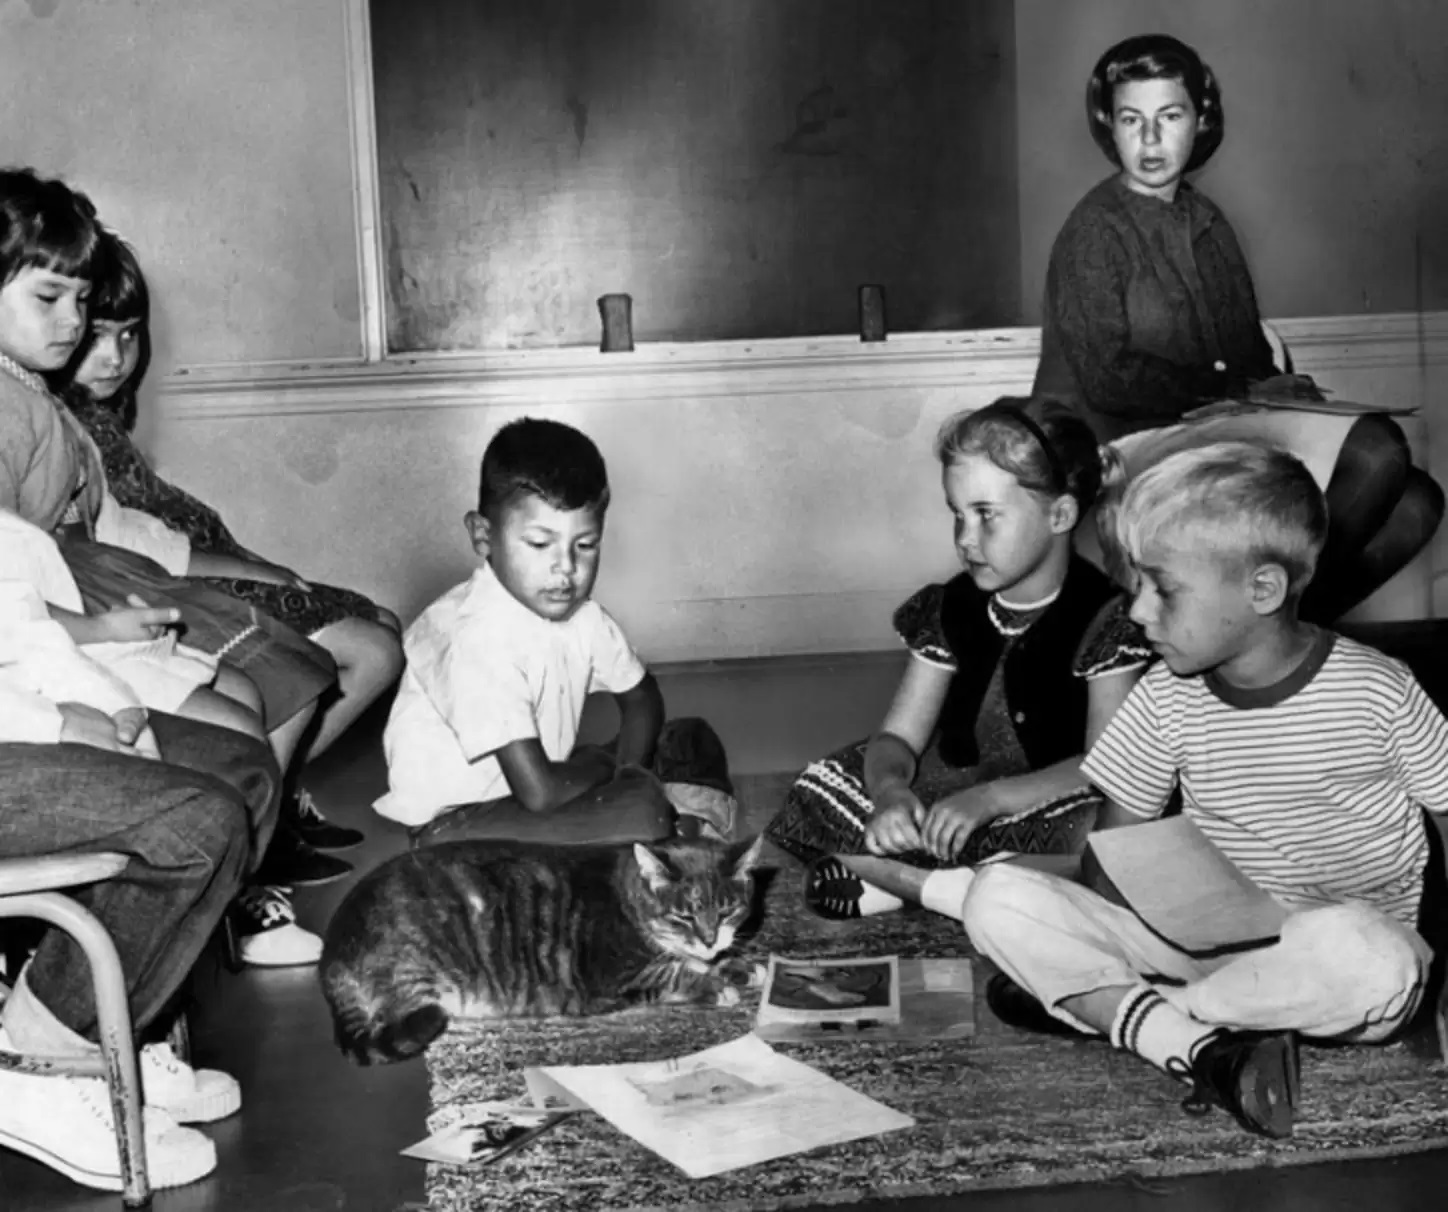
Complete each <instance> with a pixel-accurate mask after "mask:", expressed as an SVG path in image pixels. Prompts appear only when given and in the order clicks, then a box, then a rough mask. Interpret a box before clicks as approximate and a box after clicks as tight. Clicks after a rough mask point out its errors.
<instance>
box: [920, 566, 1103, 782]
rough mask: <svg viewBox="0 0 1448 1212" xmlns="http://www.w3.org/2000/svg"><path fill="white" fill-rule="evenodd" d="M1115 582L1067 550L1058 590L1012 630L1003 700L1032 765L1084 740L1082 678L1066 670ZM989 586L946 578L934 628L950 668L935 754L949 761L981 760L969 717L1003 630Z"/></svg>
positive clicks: (1067, 753)
mask: <svg viewBox="0 0 1448 1212" xmlns="http://www.w3.org/2000/svg"><path fill="white" fill-rule="evenodd" d="M1118 593H1120V590H1119V589H1118V588H1117V586H1116V585H1115V584H1113V583H1112V582H1111V581H1110V580H1109V579H1108V578H1107V577H1106V576H1105V574H1104V573H1102V572H1100V571H1098V570H1097V569H1096V568H1095V566H1093V565H1091V564H1088V563H1087V562H1086V561H1085V560H1083V559H1081V558H1080V557H1079V556H1072V557H1071V563H1070V566H1069V567H1068V568H1067V570H1066V580H1065V582H1064V583H1063V584H1062V586H1061V596H1060V597H1058V598H1057V599H1056V600H1055V601H1054V602H1052V603H1051V605H1050V606H1048V607H1047V608H1046V611H1045V613H1044V614H1042V615H1041V617H1040V618H1038V619H1037V620H1036V621H1035V622H1034V623H1032V624H1031V628H1030V630H1029V631H1027V632H1026V633H1025V634H1024V635H1022V636H1020V637H1018V638H1017V639H1016V641H1015V644H1014V646H1013V647H1012V648H1011V651H1010V654H1009V655H1008V656H1007V657H1006V665H1005V672H1004V677H1005V693H1006V706H1007V709H1008V710H1009V712H1010V717H1011V723H1012V724H1014V725H1015V730H1016V736H1017V737H1018V738H1019V740H1020V742H1021V748H1022V749H1024V750H1025V753H1026V759H1027V760H1028V761H1029V763H1030V766H1031V769H1032V770H1039V769H1041V768H1042V767H1043V766H1049V765H1051V764H1052V763H1054V762H1059V761H1062V760H1063V759H1065V758H1069V757H1074V756H1075V755H1076V754H1078V753H1080V752H1081V751H1082V750H1083V749H1084V748H1085V745H1086V705H1087V682H1086V679H1085V678H1082V677H1077V676H1076V674H1075V673H1073V672H1072V666H1073V664H1074V661H1075V658H1076V651H1077V648H1078V647H1079V646H1080V644H1081V639H1082V637H1083V636H1084V635H1085V633H1086V629H1087V628H1088V627H1090V625H1091V623H1092V622H1093V621H1094V620H1095V618H1096V616H1097V615H1098V614H1099V613H1100V611H1101V609H1102V607H1104V606H1105V605H1106V603H1107V602H1109V601H1110V600H1111V599H1112V598H1113V597H1115V596H1116V595H1117V594H1118ZM989 599H990V594H989V593H986V592H984V591H982V590H980V589H977V588H976V585H975V582H974V581H972V580H971V579H970V576H969V575H968V574H966V573H962V574H961V575H960V576H958V577H956V578H955V579H954V580H952V581H951V582H949V584H947V585H946V586H945V594H944V597H943V599H942V601H941V604H940V622H941V628H942V630H943V631H944V633H945V640H946V643H947V644H948V645H949V646H950V651H951V652H952V653H954V655H955V659H956V664H957V669H956V673H955V677H954V678H953V679H951V683H950V690H949V691H948V692H947V694H946V696H945V704H944V707H943V708H942V710H941V713H940V741H939V746H940V756H941V757H942V758H944V759H945V760H946V761H947V762H949V763H950V764H951V765H953V766H974V765H975V764H976V763H977V762H979V761H980V753H979V751H978V749H977V746H976V743H975V722H976V717H977V716H978V715H979V714H980V706H981V703H982V701H983V700H984V699H985V692H986V689H987V687H988V686H989V685H990V679H991V675H992V674H993V673H994V672H995V667H996V663H997V662H998V661H999V660H1000V656H1001V652H1002V650H1003V649H1004V648H1005V637H1004V636H1003V635H1001V633H1000V632H999V631H997V630H996V629H995V626H994V624H992V623H991V621H990V616H989V615H988V614H987V612H986V604H987V602H988V601H989Z"/></svg>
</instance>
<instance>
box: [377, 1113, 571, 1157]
mask: <svg viewBox="0 0 1448 1212" xmlns="http://www.w3.org/2000/svg"><path fill="white" fill-rule="evenodd" d="M461 1111H462V1118H461V1119H460V1120H459V1121H458V1122H457V1123H455V1124H451V1125H449V1126H448V1127H446V1128H443V1129H441V1130H440V1131H438V1132H434V1133H433V1134H432V1135H431V1136H429V1137H428V1138H427V1139H426V1140H423V1141H418V1143H417V1144H415V1145H410V1146H408V1147H407V1148H406V1149H404V1150H403V1151H402V1156H403V1157H415V1158H417V1159H419V1160H420V1161H430V1162H442V1163H444V1164H446V1165H453V1166H466V1165H483V1166H486V1165H490V1164H492V1163H493V1162H495V1161H497V1160H498V1159H499V1158H503V1157H507V1156H508V1155H509V1154H511V1153H516V1152H518V1150H519V1149H523V1148H526V1147H527V1146H528V1145H529V1144H531V1143H532V1142H533V1141H534V1140H536V1139H537V1138H538V1137H539V1136H541V1135H543V1133H545V1132H547V1131H548V1129H549V1128H551V1127H553V1126H554V1125H555V1124H558V1123H561V1122H562V1121H563V1120H565V1119H567V1118H568V1116H569V1115H571V1114H572V1111H570V1110H563V1109H550V1108H545V1107H530V1106H527V1105H525V1104H520V1103H497V1102H486V1103H468V1104H466V1105H465V1106H464V1107H462V1108H461Z"/></svg>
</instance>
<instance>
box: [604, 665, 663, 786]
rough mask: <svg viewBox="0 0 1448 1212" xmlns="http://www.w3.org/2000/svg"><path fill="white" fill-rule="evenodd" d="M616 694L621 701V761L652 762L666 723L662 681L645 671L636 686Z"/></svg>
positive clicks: (619, 745) (615, 700) (619, 753)
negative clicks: (660, 683)
mask: <svg viewBox="0 0 1448 1212" xmlns="http://www.w3.org/2000/svg"><path fill="white" fill-rule="evenodd" d="M613 698H614V702H615V703H617V704H618V764H619V765H620V766H645V767H647V766H651V765H652V764H653V760H654V749H655V747H656V746H657V745H658V743H659V733H660V731H661V730H662V729H663V726H664V696H663V694H662V693H661V692H660V690H659V683H658V681H657V680H656V679H655V677H654V675H653V674H651V673H649V672H647V671H645V672H644V676H643V677H641V678H640V679H639V680H638V681H637V682H636V683H635V684H634V685H633V686H630V687H629V688H628V689H627V690H621V691H619V692H617V693H616V694H615V695H614V696H613Z"/></svg>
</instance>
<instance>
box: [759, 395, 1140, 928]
mask: <svg viewBox="0 0 1448 1212" xmlns="http://www.w3.org/2000/svg"><path fill="white" fill-rule="evenodd" d="M936 455H937V457H938V458H939V460H940V463H941V467H942V475H943V481H944V487H945V496H946V500H947V502H948V504H949V506H950V511H951V514H952V516H953V518H954V530H955V547H956V552H957V554H958V556H959V558H960V561H961V563H962V564H963V565H964V566H965V571H964V572H962V573H961V574H960V575H958V576H956V577H955V578H954V579H953V580H951V581H950V582H948V583H947V584H944V585H929V586H926V587H925V588H924V589H922V590H920V591H919V592H918V593H916V594H915V595H914V596H913V597H911V598H910V599H909V600H908V601H907V602H905V604H904V605H902V606H901V607H900V608H899V609H898V610H897V611H896V613H895V620H894V621H895V628H896V630H897V632H898V633H899V634H900V637H901V639H902V640H903V641H904V642H905V644H906V645H907V647H908V648H909V649H910V660H909V663H908V664H907V666H906V669H905V674H904V676H903V678H902V680H901V682H900V686H899V688H898V689H897V691H896V693H895V698H894V701H893V702H892V704H891V706H890V709H889V711H888V712H887V713H886V716H885V719H884V722H883V723H882V725H881V727H880V730H879V731H878V732H877V733H876V734H875V735H874V736H873V737H871V738H870V739H869V740H867V741H863V742H859V743H857V744H854V745H851V746H850V747H849V748H847V749H843V750H840V751H839V752H837V753H834V754H831V755H830V756H829V757H827V758H824V759H823V760H821V761H817V762H813V763H811V764H810V765H809V766H808V767H806V768H805V770H804V772H803V773H802V774H801V775H800V776H799V778H798V779H797V780H796V781H795V783H794V785H793V787H791V789H790V791H789V794H788V797H787V799H786V801H785V806H784V808H783V810H782V811H781V813H780V814H779V816H778V817H776V818H775V820H774V821H773V822H772V823H771V825H770V826H769V830H768V832H769V836H770V837H771V839H772V840H773V841H774V842H775V843H776V844H777V845H779V846H780V847H781V848H783V849H784V850H786V851H788V852H789V853H791V854H792V855H794V856H795V857H796V858H799V859H801V860H803V861H804V862H806V863H807V864H809V868H808V872H807V875H806V883H805V893H806V900H807V901H808V903H809V904H810V905H811V907H812V908H814V909H815V910H816V911H817V912H820V913H822V914H824V915H825V916H827V917H842V918H848V917H857V916H859V915H861V914H863V913H870V912H877V911H881V910H884V909H888V908H894V907H897V906H898V905H899V904H900V903H901V901H900V899H899V898H898V897H897V896H895V895H894V894H893V893H889V892H886V891H885V890H884V889H882V888H881V887H879V886H877V884H876V883H875V882H874V881H875V880H876V879H877V878H882V877H884V876H885V875H887V874H891V873H893V874H894V875H897V876H902V877H903V879H904V885H903V886H901V885H900V883H899V881H898V880H894V879H885V880H884V882H885V883H888V884H892V885H894V886H896V887H897V888H898V889H899V890H901V891H907V892H913V891H914V890H915V889H916V886H917V884H918V883H919V882H920V878H921V877H922V873H923V872H925V871H928V870H930V869H932V868H942V867H944V868H960V867H964V866H970V865H973V864H976V863H978V862H980V861H981V860H982V859H985V858H986V857H988V856H990V855H992V854H997V853H1001V852H1015V853H1037V854H1041V853H1045V854H1072V853H1076V852H1079V850H1080V848H1081V846H1082V845H1084V842H1085V837H1086V834H1087V832H1088V831H1089V830H1090V827H1091V824H1092V822H1093V820H1094V818H1095V812H1096V808H1097V806H1098V803H1099V800H1098V798H1097V797H1096V795H1095V794H1094V793H1093V792H1092V791H1091V789H1090V788H1089V786H1088V785H1087V783H1086V781H1085V780H1084V779H1083V778H1082V777H1081V774H1080V763H1081V757H1082V754H1083V753H1084V752H1085V750H1086V749H1087V747H1088V745H1089V742H1090V740H1091V739H1092V738H1094V737H1095V736H1096V735H1097V734H1098V733H1099V732H1100V730H1101V729H1102V728H1103V727H1104V726H1105V724H1106V722H1107V720H1109V719H1110V717H1111V714H1112V712H1113V711H1115V709H1116V707H1117V706H1118V705H1119V704H1120V703H1121V702H1122V701H1123V700H1124V699H1125V697H1126V695H1127V693H1128V692H1129V691H1130V689H1131V687H1132V686H1133V685H1134V684H1135V682H1136V679H1137V678H1138V677H1139V676H1140V674H1141V671H1142V670H1143V668H1144V667H1145V666H1146V664H1147V662H1148V660H1149V659H1150V655H1151V654H1150V650H1149V649H1148V648H1147V647H1146V645H1145V643H1144V641H1143V640H1142V639H1141V637H1140V636H1139V635H1138V633H1137V631H1136V629H1135V627H1134V626H1133V625H1132V624H1131V623H1130V621H1129V620H1128V619H1127V618H1126V616H1125V613H1124V611H1123V609H1122V602H1121V598H1120V595H1119V593H1118V591H1117V588H1116V586H1115V585H1114V584H1113V583H1112V582H1111V581H1110V580H1109V579H1108V578H1107V577H1106V576H1105V575H1104V574H1103V573H1101V572H1099V571H1098V570H1097V569H1096V568H1094V567H1092V566H1091V565H1090V564H1088V563H1086V561H1084V560H1082V559H1081V558H1080V557H1078V556H1076V555H1074V554H1073V551H1072V535H1073V531H1074V530H1075V528H1076V526H1077V523H1078V522H1079V520H1080V519H1081V517H1082V516H1083V515H1084V514H1085V513H1086V512H1087V510H1088V509H1090V508H1091V506H1092V505H1093V504H1094V503H1095V500H1096V497H1097V495H1098V493H1099V491H1100V489H1101V486H1102V478H1103V460H1102V455H1101V453H1100V451H1099V450H1098V447H1097V443H1096V439H1095V436H1094V435H1093V434H1092V431H1091V429H1090V427H1089V426H1088V425H1087V424H1086V423H1085V422H1084V421H1082V420H1081V419H1080V418H1079V417H1077V416H1076V415H1075V414H1074V413H1072V412H1070V411H1069V410H1068V409H1066V408H1064V407H1062V406H1061V405H1059V404H1053V403H1051V402H1049V401H1043V400H1024V399H1011V398H1004V399H1000V400H997V401H996V402H995V403H994V404H991V405H990V406H989V407H986V408H983V409H979V410H977V411H975V412H969V413H961V414H958V415H957V416H954V417H952V418H950V419H949V420H948V421H947V422H946V423H945V425H944V426H943V427H942V429H941V431H940V434H939V436H938V438H937V440H936ZM881 857H889V858H892V859H894V860H898V861H897V862H895V863H889V864H882V863H881V861H880V859H881ZM861 872H868V873H869V874H870V876H871V882H870V883H867V882H865V881H864V880H862V879H861V878H860V873H861ZM928 903H929V902H928V901H927V904H928Z"/></svg>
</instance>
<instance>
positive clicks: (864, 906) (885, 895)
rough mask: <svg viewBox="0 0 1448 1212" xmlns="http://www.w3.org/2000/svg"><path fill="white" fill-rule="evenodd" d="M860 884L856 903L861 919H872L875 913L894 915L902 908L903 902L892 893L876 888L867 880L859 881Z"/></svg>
mask: <svg viewBox="0 0 1448 1212" xmlns="http://www.w3.org/2000/svg"><path fill="white" fill-rule="evenodd" d="M860 884H861V888H860V899H859V901H858V902H857V903H858V904H859V907H860V916H861V917H874V916H875V914H877V913H894V912H895V910H896V909H901V908H904V905H905V902H904V901H902V900H901V899H900V898H899V897H898V896H896V895H895V894H894V893H893V892H886V891H885V889H883V888H877V887H876V886H875V885H874V884H872V883H870V881H869V880H861V881H860Z"/></svg>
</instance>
